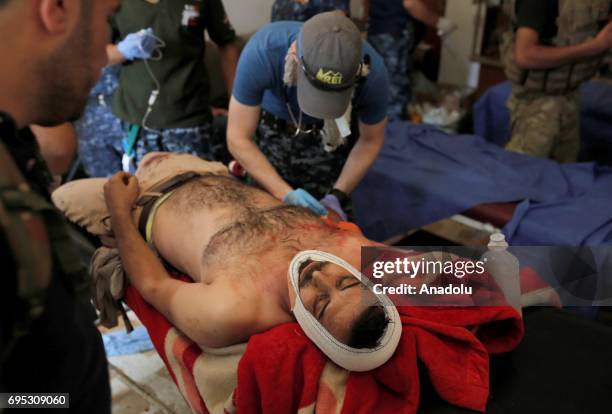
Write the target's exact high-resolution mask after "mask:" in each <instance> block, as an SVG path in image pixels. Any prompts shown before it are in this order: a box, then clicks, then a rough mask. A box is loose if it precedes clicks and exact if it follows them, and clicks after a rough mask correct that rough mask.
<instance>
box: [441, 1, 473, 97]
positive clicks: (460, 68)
mask: <svg viewBox="0 0 612 414" xmlns="http://www.w3.org/2000/svg"><path fill="white" fill-rule="evenodd" d="M477 11H478V5H477V3H476V2H474V1H473V0H448V1H447V3H446V16H447V17H448V18H450V19H451V20H453V21H454V22H455V23H456V24H457V26H458V29H457V30H456V31H455V32H454V33H452V34H451V35H450V36H449V37H448V38H447V39H446V40H444V43H443V46H442V61H441V63H440V77H439V81H440V82H442V83H450V84H453V85H460V86H469V87H473V88H475V87H477V86H478V80H479V74H480V64H478V63H473V62H471V61H470V56H472V47H473V38H474V33H475V26H476V22H477V19H476V17H477Z"/></svg>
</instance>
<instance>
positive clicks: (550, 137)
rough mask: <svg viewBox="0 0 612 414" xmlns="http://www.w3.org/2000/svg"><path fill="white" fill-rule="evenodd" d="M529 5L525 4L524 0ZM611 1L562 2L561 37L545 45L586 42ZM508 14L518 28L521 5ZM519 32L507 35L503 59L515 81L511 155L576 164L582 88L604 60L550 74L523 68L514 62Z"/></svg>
mask: <svg viewBox="0 0 612 414" xmlns="http://www.w3.org/2000/svg"><path fill="white" fill-rule="evenodd" d="M524 1H526V0H524ZM610 3H611V2H610V0H581V1H575V0H559V3H558V10H559V11H558V16H557V17H556V22H557V30H558V33H557V35H556V36H555V37H554V38H552V39H541V42H542V43H543V44H546V45H551V46H553V47H565V46H571V45H577V44H581V43H584V42H585V41H587V40H588V39H591V38H592V37H593V36H596V35H597V33H598V32H599V29H600V26H601V25H602V23H604V22H605V21H607V18H608V15H609V11H610ZM507 7H508V9H507V10H506V12H507V13H508V14H509V15H510V16H511V18H512V20H513V21H514V22H515V26H519V24H520V22H518V16H517V4H516V1H515V0H514V1H509V2H507ZM515 56H516V33H515V31H514V30H512V31H509V32H507V33H505V34H504V37H503V42H502V47H501V58H502V61H503V63H504V69H505V72H506V75H507V77H508V79H510V80H511V81H512V82H513V83H514V87H513V91H512V95H511V97H510V99H509V101H508V109H510V116H511V128H512V139H511V140H510V142H509V143H508V144H507V146H506V149H508V150H509V151H514V152H519V153H522V154H528V155H533V156H537V157H545V158H551V159H554V160H556V161H559V162H564V163H567V162H575V161H576V159H577V158H578V153H579V151H580V104H579V95H578V88H579V87H580V85H581V84H582V83H583V82H585V81H587V80H589V79H590V78H592V77H593V76H594V75H595V74H596V73H597V71H598V69H599V68H600V67H601V65H602V62H603V58H604V56H603V55H602V56H594V57H591V58H584V59H581V60H579V61H576V62H571V63H568V64H566V65H563V66H560V67H556V68H552V69H546V70H524V69H521V68H519V66H518V65H517V63H516V60H515Z"/></svg>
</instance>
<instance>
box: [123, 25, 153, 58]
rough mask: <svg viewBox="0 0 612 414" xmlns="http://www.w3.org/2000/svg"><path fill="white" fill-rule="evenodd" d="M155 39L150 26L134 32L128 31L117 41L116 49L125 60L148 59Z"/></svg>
mask: <svg viewBox="0 0 612 414" xmlns="http://www.w3.org/2000/svg"><path fill="white" fill-rule="evenodd" d="M155 44H156V40H155V37H154V34H153V29H151V28H150V27H149V28H147V29H142V30H140V31H138V32H136V33H130V34H129V35H127V36H126V37H125V39H123V40H122V41H121V42H119V43H117V50H118V51H119V53H121V54H122V55H123V56H124V57H125V58H126V59H127V60H134V59H150V58H151V54H152V53H153V50H154V49H155Z"/></svg>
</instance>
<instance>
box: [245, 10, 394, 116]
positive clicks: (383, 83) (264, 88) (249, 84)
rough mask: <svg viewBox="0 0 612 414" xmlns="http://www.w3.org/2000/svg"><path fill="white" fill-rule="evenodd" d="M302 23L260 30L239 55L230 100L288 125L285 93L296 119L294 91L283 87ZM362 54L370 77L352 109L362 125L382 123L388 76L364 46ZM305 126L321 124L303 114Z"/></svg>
mask: <svg viewBox="0 0 612 414" xmlns="http://www.w3.org/2000/svg"><path fill="white" fill-rule="evenodd" d="M302 25H303V23H300V22H276V23H270V24H269V25H267V26H264V27H263V28H262V29H261V30H259V31H258V32H257V33H255V35H253V37H252V38H251V40H249V43H247V45H246V47H245V48H244V50H243V51H242V54H241V55H240V61H239V62H238V69H237V71H236V79H235V80H234V90H233V96H234V98H236V99H237V100H238V102H240V103H242V104H243V105H249V106H257V105H261V107H262V109H263V110H264V111H266V112H269V113H271V114H273V115H274V116H277V117H279V118H282V119H284V120H287V121H290V120H291V117H290V115H289V111H288V110H287V106H286V103H285V92H284V91H286V94H287V97H288V99H289V103H290V105H291V110H292V111H293V114H294V116H295V118H296V119H297V118H298V116H299V113H300V109H299V106H298V102H297V88H295V87H286V86H285V84H284V83H283V74H284V72H285V56H286V55H287V51H288V50H289V47H290V46H291V43H293V41H294V40H295V39H296V38H297V35H298V33H299V31H300V29H301V27H302ZM362 54H363V55H364V56H365V55H366V54H368V55H369V56H370V74H369V75H368V76H367V78H366V81H365V83H364V84H363V85H362V86H360V87H358V91H359V94H358V96H356V97H355V99H354V100H353V105H355V107H356V108H357V109H358V111H359V119H360V120H361V121H362V122H363V123H365V124H370V125H372V124H377V123H379V122H381V121H382V120H384V119H385V117H386V114H387V104H388V101H389V76H388V74H387V69H386V68H385V65H384V63H383V60H382V58H381V57H380V55H378V53H376V51H375V50H374V49H373V48H372V46H370V45H369V44H368V43H367V42H364V43H363V51H362ZM302 121H303V122H304V123H308V124H312V123H320V122H322V121H321V120H320V119H315V118H311V117H309V116H308V115H306V114H304V115H303V119H302Z"/></svg>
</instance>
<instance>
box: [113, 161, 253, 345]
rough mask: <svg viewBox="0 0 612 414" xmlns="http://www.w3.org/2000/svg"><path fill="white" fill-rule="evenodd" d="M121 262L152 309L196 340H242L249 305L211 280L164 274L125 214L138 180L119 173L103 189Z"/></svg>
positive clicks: (248, 319) (210, 342)
mask: <svg viewBox="0 0 612 414" xmlns="http://www.w3.org/2000/svg"><path fill="white" fill-rule="evenodd" d="M104 195H105V199H106V203H107V206H108V209H109V211H110V215H111V222H112V226H113V232H114V234H115V237H116V240H117V245H118V249H119V254H120V256H121V263H122V265H123V268H124V270H125V273H126V275H127V276H128V278H129V280H130V283H131V284H132V285H133V286H134V287H135V288H136V290H137V291H138V292H139V293H140V294H141V295H142V297H143V298H144V299H145V300H146V301H147V302H148V303H150V304H151V305H152V306H153V307H154V308H155V309H157V310H158V311H159V312H161V313H162V314H163V315H164V316H165V317H166V318H167V319H168V320H169V321H170V322H171V323H172V324H173V325H174V326H176V327H177V328H178V329H179V330H180V331H181V332H183V333H184V334H185V335H187V336H188V337H189V338H191V339H192V340H193V341H195V342H196V343H198V344H200V345H203V346H207V347H213V348H214V347H223V346H228V345H232V344H236V343H240V342H243V341H244V340H246V339H247V338H248V336H249V328H250V327H252V326H254V325H255V324H254V323H253V322H254V318H255V315H256V312H255V310H254V309H252V304H250V303H240V299H239V298H237V297H235V296H231V295H230V296H229V297H228V293H227V292H226V291H224V292H219V291H218V290H219V289H217V288H216V286H215V285H214V284H212V285H204V284H202V283H186V282H182V281H179V280H176V279H174V278H172V277H170V275H169V274H168V272H167V271H166V269H165V268H164V267H163V265H162V264H161V262H160V261H159V259H158V258H157V256H156V255H155V254H154V253H153V252H152V251H151V249H150V248H149V246H148V245H147V244H146V242H145V241H144V240H143V238H142V237H141V236H140V233H138V230H137V228H136V225H135V224H134V222H133V219H132V215H131V207H132V205H133V204H134V202H135V200H136V198H137V197H138V181H137V179H136V178H135V177H133V176H131V175H129V174H126V173H123V172H120V173H117V174H115V175H114V176H113V177H111V178H110V179H109V181H108V182H107V184H106V185H105V187H104Z"/></svg>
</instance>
